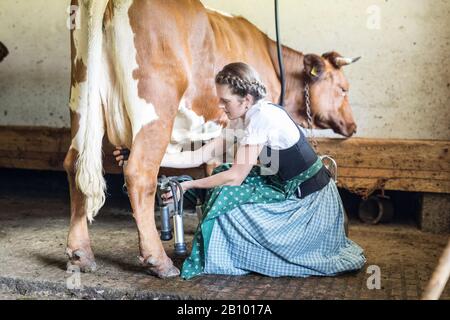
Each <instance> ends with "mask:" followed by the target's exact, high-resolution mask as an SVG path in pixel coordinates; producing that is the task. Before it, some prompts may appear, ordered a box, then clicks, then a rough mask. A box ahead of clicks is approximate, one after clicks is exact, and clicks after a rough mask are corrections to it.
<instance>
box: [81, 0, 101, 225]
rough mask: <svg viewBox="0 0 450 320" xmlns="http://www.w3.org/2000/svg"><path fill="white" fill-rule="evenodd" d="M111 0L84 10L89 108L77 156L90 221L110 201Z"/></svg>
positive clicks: (98, 0)
mask: <svg viewBox="0 0 450 320" xmlns="http://www.w3.org/2000/svg"><path fill="white" fill-rule="evenodd" d="M108 1H109V0H95V1H86V2H85V4H84V5H83V6H82V8H81V10H87V15H85V16H86V17H87V23H88V35H87V36H88V53H87V88H88V91H87V109H86V115H85V117H81V119H80V121H84V126H82V125H80V128H84V132H81V133H80V134H83V141H84V142H83V143H82V146H80V150H79V155H78V159H77V174H76V184H77V187H78V189H79V190H80V191H81V192H82V193H83V194H84V195H85V197H86V200H85V209H86V211H87V218H88V220H89V221H90V222H92V221H93V220H94V217H95V216H96V215H97V213H98V211H99V210H100V209H101V208H102V207H103V205H104V204H105V200H106V196H105V193H106V182H105V178H104V176H103V161H102V156H103V154H102V142H103V136H104V132H105V128H104V117H103V110H102V104H101V99H100V81H101V80H102V75H101V59H102V45H103V43H102V42H103V16H104V12H105V10H106V5H107V3H108Z"/></svg>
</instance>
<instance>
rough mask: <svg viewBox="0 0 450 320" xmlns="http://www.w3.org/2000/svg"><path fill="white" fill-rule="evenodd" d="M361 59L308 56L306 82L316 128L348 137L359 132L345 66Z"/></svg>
mask: <svg viewBox="0 0 450 320" xmlns="http://www.w3.org/2000/svg"><path fill="white" fill-rule="evenodd" d="M359 59H360V58H353V59H352V58H344V57H342V56H341V55H340V54H338V53H336V52H329V53H325V54H324V55H322V56H321V57H320V56H318V55H315V54H308V55H305V57H304V65H305V73H306V82H307V83H308V84H309V87H310V98H311V112H312V115H313V118H314V126H315V127H317V128H320V129H328V128H331V129H333V131H334V132H336V133H338V134H341V135H343V136H346V137H351V136H353V135H354V134H355V133H356V128H357V126H356V123H355V120H354V118H353V112H352V109H351V107H350V103H349V98H348V92H349V84H348V81H347V79H346V77H345V76H344V73H343V71H342V67H344V66H346V65H349V64H352V63H354V62H356V61H358V60H359Z"/></svg>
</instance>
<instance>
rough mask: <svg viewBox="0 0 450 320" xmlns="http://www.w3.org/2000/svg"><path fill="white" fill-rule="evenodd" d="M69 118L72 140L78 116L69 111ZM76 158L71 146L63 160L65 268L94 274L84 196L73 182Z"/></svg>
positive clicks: (76, 131)
mask: <svg viewBox="0 0 450 320" xmlns="http://www.w3.org/2000/svg"><path fill="white" fill-rule="evenodd" d="M70 118H71V136H72V139H74V138H75V136H76V134H77V133H78V130H79V120H80V116H79V114H78V113H77V112H73V111H71V113H70ZM77 158H78V151H77V150H76V149H75V148H73V147H72V146H71V148H70V149H69V152H68V153H67V155H66V158H65V160H64V169H65V170H66V172H67V178H68V180H69V188H70V227H69V235H68V237H67V249H66V253H67V255H68V257H69V261H68V263H67V267H68V269H69V268H71V267H73V266H75V267H78V268H79V269H80V271H82V272H94V271H95V270H96V267H97V266H96V263H95V259H94V254H93V253H92V249H91V243H90V239H89V232H88V223H87V217H86V216H87V212H86V209H85V206H84V203H85V196H84V195H83V193H82V192H81V191H79V190H78V188H77V185H76V182H75V177H76V161H77ZM70 270H73V269H70Z"/></svg>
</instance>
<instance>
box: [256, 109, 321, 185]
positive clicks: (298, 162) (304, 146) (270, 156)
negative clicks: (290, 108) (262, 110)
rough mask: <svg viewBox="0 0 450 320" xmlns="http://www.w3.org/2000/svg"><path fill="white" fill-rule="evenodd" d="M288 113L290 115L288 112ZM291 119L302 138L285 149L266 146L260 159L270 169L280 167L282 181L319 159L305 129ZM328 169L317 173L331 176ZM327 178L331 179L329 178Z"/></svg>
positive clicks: (294, 175)
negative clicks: (304, 131)
mask: <svg viewBox="0 0 450 320" xmlns="http://www.w3.org/2000/svg"><path fill="white" fill-rule="evenodd" d="M273 106H274V108H275V107H278V108H280V109H282V110H283V111H285V110H284V109H283V108H281V107H280V106H277V105H275V104H274V105H273ZM285 112H286V111H285ZM286 114H287V115H288V116H289V117H290V115H289V114H288V113H287V112H286ZM290 118H291V117H290ZM291 120H292V121H293V122H294V124H295V126H296V127H297V128H298V130H299V132H300V139H299V140H298V142H297V143H296V144H295V145H293V146H292V147H290V148H289V149H285V150H275V149H272V148H270V147H267V146H265V147H264V148H263V150H262V152H261V154H260V156H259V160H260V161H261V164H262V165H263V166H265V167H268V168H270V170H276V169H278V170H277V171H276V172H277V175H278V176H279V178H280V179H281V180H282V181H287V180H290V179H292V178H294V177H296V176H298V175H299V174H301V173H302V172H304V171H306V170H308V169H309V168H310V167H311V166H312V165H313V164H314V163H315V162H316V161H317V160H318V156H317V154H316V152H315V151H314V149H313V148H312V147H311V145H310V144H309V141H308V139H307V138H306V136H305V134H304V133H303V131H302V130H301V129H300V128H299V127H298V126H297V124H296V123H295V121H294V120H293V119H292V118H291ZM276 153H278V154H276ZM326 171H328V170H326V169H325V168H322V169H321V170H320V171H319V173H318V174H317V175H320V176H327V177H328V178H329V174H327V172H326ZM321 180H324V179H321ZM325 180H328V181H329V179H325ZM328 181H324V183H327V182H328Z"/></svg>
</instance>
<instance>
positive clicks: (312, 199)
mask: <svg viewBox="0 0 450 320" xmlns="http://www.w3.org/2000/svg"><path fill="white" fill-rule="evenodd" d="M322 166H323V164H322V162H321V161H320V159H319V160H318V161H317V162H316V163H315V164H314V165H312V166H311V167H310V168H309V169H308V170H307V171H305V172H303V173H301V174H300V175H298V176H296V177H295V178H293V179H291V180H289V181H286V182H282V181H281V180H280V179H279V178H278V176H276V175H273V176H264V175H261V170H260V169H261V168H260V167H258V166H255V167H254V168H253V169H252V170H251V172H250V174H249V175H248V177H247V178H246V179H245V181H244V182H243V184H242V185H241V186H221V187H216V188H214V189H210V190H209V191H208V193H207V197H206V201H205V203H204V205H203V218H202V220H201V222H200V224H199V226H198V228H197V230H196V232H195V235H194V239H193V243H192V251H191V254H190V256H189V257H188V258H187V259H186V260H185V261H184V263H183V267H182V271H181V276H182V278H184V279H186V280H188V279H192V278H194V277H196V276H199V275H201V274H220V275H245V274H249V273H252V272H254V273H259V274H262V275H265V276H270V277H282V276H290V277H308V276H334V275H338V274H340V273H344V272H348V271H354V270H359V269H361V268H362V267H363V266H364V264H365V262H366V258H365V257H364V254H363V249H362V248H361V247H360V246H358V245H357V244H356V243H355V242H353V241H352V240H350V239H348V238H347V237H346V235H345V230H344V209H343V205H342V201H341V198H340V195H339V193H338V189H337V187H336V184H335V182H334V181H333V180H330V182H329V183H328V185H326V186H325V187H324V188H323V189H321V190H319V191H317V192H314V193H312V194H311V195H309V196H307V197H305V198H303V199H300V198H299V197H298V196H297V195H296V190H297V188H298V186H299V185H300V184H301V183H302V182H304V181H306V180H308V179H309V178H310V177H312V176H314V174H315V173H317V172H318V171H319V170H320V169H321V168H322ZM230 168H231V164H224V165H222V166H220V167H218V168H216V169H215V170H214V172H213V174H217V173H219V172H223V171H227V170H229V169H230Z"/></svg>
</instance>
